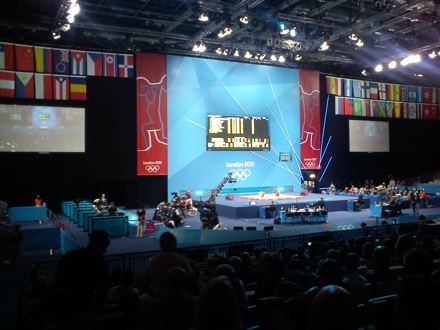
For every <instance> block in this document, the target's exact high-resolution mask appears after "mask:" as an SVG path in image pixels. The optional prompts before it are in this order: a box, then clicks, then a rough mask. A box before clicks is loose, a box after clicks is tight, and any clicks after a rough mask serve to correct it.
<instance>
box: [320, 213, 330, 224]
mask: <svg viewBox="0 0 440 330" xmlns="http://www.w3.org/2000/svg"><path fill="white" fill-rule="evenodd" d="M319 213H320V217H321V221H322V222H326V223H328V211H327V210H321V211H320V212H319Z"/></svg>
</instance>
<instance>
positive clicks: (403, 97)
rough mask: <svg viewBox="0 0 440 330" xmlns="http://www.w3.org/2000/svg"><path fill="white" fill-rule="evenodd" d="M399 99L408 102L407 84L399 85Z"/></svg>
mask: <svg viewBox="0 0 440 330" xmlns="http://www.w3.org/2000/svg"><path fill="white" fill-rule="evenodd" d="M400 100H401V101H402V102H408V86H406V85H402V86H400Z"/></svg>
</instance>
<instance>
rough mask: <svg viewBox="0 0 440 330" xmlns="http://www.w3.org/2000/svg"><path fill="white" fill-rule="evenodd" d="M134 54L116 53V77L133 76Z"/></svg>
mask: <svg viewBox="0 0 440 330" xmlns="http://www.w3.org/2000/svg"><path fill="white" fill-rule="evenodd" d="M133 61H134V56H133V55H131V54H118V77H121V78H133V73H134V62H133Z"/></svg>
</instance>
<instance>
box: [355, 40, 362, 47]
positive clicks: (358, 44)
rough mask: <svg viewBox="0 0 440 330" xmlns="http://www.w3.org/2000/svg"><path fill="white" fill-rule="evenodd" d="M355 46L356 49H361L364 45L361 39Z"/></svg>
mask: <svg viewBox="0 0 440 330" xmlns="http://www.w3.org/2000/svg"><path fill="white" fill-rule="evenodd" d="M355 45H356V46H358V47H362V46H363V45H364V42H363V41H362V40H361V39H359V40H358V41H357V42H356V44H355Z"/></svg>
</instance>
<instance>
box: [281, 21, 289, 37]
mask: <svg viewBox="0 0 440 330" xmlns="http://www.w3.org/2000/svg"><path fill="white" fill-rule="evenodd" d="M288 33H289V29H287V28H286V25H284V23H280V34H283V35H284V34H288Z"/></svg>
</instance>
